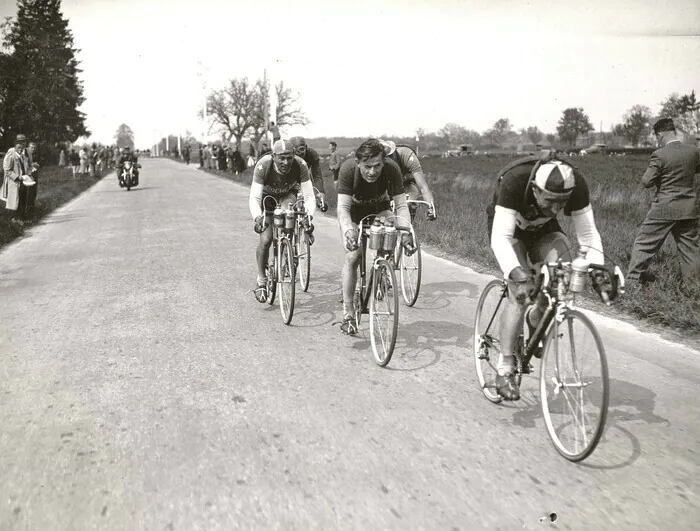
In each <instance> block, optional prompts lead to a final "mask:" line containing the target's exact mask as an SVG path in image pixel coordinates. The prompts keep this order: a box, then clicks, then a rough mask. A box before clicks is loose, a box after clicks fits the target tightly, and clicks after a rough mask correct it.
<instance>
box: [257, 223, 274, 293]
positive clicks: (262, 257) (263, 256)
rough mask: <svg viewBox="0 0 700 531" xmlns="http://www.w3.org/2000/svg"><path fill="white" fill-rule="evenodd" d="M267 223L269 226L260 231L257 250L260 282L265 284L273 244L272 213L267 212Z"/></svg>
mask: <svg viewBox="0 0 700 531" xmlns="http://www.w3.org/2000/svg"><path fill="white" fill-rule="evenodd" d="M265 223H266V224H267V228H266V229H265V230H264V231H263V232H261V233H260V239H259V240H258V248H257V250H256V252H255V258H256V260H257V263H258V284H261V283H263V284H264V281H265V280H267V278H266V276H265V267H267V261H268V259H269V254H270V245H271V244H272V214H267V213H266V214H265Z"/></svg>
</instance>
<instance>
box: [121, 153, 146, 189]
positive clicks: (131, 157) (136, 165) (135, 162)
mask: <svg viewBox="0 0 700 531" xmlns="http://www.w3.org/2000/svg"><path fill="white" fill-rule="evenodd" d="M127 160H128V161H130V162H131V164H132V165H133V167H134V184H133V186H138V184H139V168H140V167H141V165H140V164H139V159H138V157H137V156H136V155H135V154H134V153H132V152H131V149H129V146H126V147H125V148H124V151H122V154H121V156H120V157H119V162H118V163H117V176H118V177H119V186H120V187H121V188H124V181H123V179H122V171H123V170H124V163H125V162H126V161H127Z"/></svg>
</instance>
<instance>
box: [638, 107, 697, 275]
mask: <svg viewBox="0 0 700 531" xmlns="http://www.w3.org/2000/svg"><path fill="white" fill-rule="evenodd" d="M654 136H656V139H657V142H658V143H659V145H660V146H661V147H660V148H659V149H657V150H656V151H654V153H652V154H651V160H650V161H649V167H648V168H647V171H646V172H645V173H644V176H643V177H642V185H643V186H644V187H645V188H651V187H653V186H654V187H656V193H655V194H654V199H653V201H652V203H651V208H650V209H649V212H648V213H647V216H646V218H645V219H644V221H643V222H642V224H641V226H640V228H639V233H638V234H637V238H636V239H635V241H634V245H633V246H632V256H631V258H630V267H629V271H628V273H627V280H629V281H631V282H632V283H635V282H640V281H641V280H642V279H641V277H642V275H643V273H644V272H645V271H646V270H647V268H648V267H649V262H650V261H651V259H652V258H653V257H654V255H656V253H658V252H659V249H661V246H662V245H663V243H664V241H665V240H666V237H667V236H668V234H669V233H671V234H672V235H673V239H674V240H675V241H676V248H677V249H678V254H679V255H680V258H681V271H682V274H683V281H684V283H687V282H689V281H690V280H691V279H693V278H696V276H697V274H698V267H699V263H700V252H699V249H698V218H699V217H700V213H699V212H698V204H697V200H696V199H697V198H696V191H695V187H694V179H695V174H696V173H700V150H699V149H698V148H697V147H695V146H690V145H686V144H683V143H681V141H680V140H679V139H678V138H677V136H676V128H675V126H674V125H673V120H671V119H670V118H661V119H660V120H658V121H657V122H656V123H655V124H654Z"/></svg>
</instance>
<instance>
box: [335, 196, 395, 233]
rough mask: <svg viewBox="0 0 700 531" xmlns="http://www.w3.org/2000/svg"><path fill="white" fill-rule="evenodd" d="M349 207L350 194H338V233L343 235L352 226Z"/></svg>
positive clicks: (350, 203)
mask: <svg viewBox="0 0 700 531" xmlns="http://www.w3.org/2000/svg"><path fill="white" fill-rule="evenodd" d="M404 200H405V198H404ZM351 207H352V196H351V195H349V194H338V207H337V210H338V224H339V225H340V233H341V234H343V236H345V233H346V232H347V231H349V230H350V229H352V228H353V226H352V217H351V216H350V208H351Z"/></svg>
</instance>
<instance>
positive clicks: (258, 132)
mask: <svg viewBox="0 0 700 531" xmlns="http://www.w3.org/2000/svg"><path fill="white" fill-rule="evenodd" d="M255 88H256V96H257V99H256V105H255V116H254V119H253V123H252V125H251V129H252V134H251V139H252V141H253V145H254V146H255V148H256V152H257V146H258V143H259V142H260V139H261V138H262V137H263V135H264V134H265V133H266V132H267V126H268V124H266V123H265V104H266V103H267V102H268V101H269V98H268V90H269V88H268V87H267V86H266V85H265V84H264V83H263V82H262V81H261V80H258V82H257V83H256V84H255ZM275 92H276V94H277V105H276V107H275V114H276V116H277V122H276V125H277V127H279V128H282V127H286V126H290V125H308V124H309V119H308V118H307V117H306V115H305V114H304V112H303V111H302V109H301V105H300V103H299V97H300V95H299V94H298V93H294V92H293V91H292V89H291V88H289V87H286V86H285V85H284V82H283V81H280V82H279V83H277V85H275Z"/></svg>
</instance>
